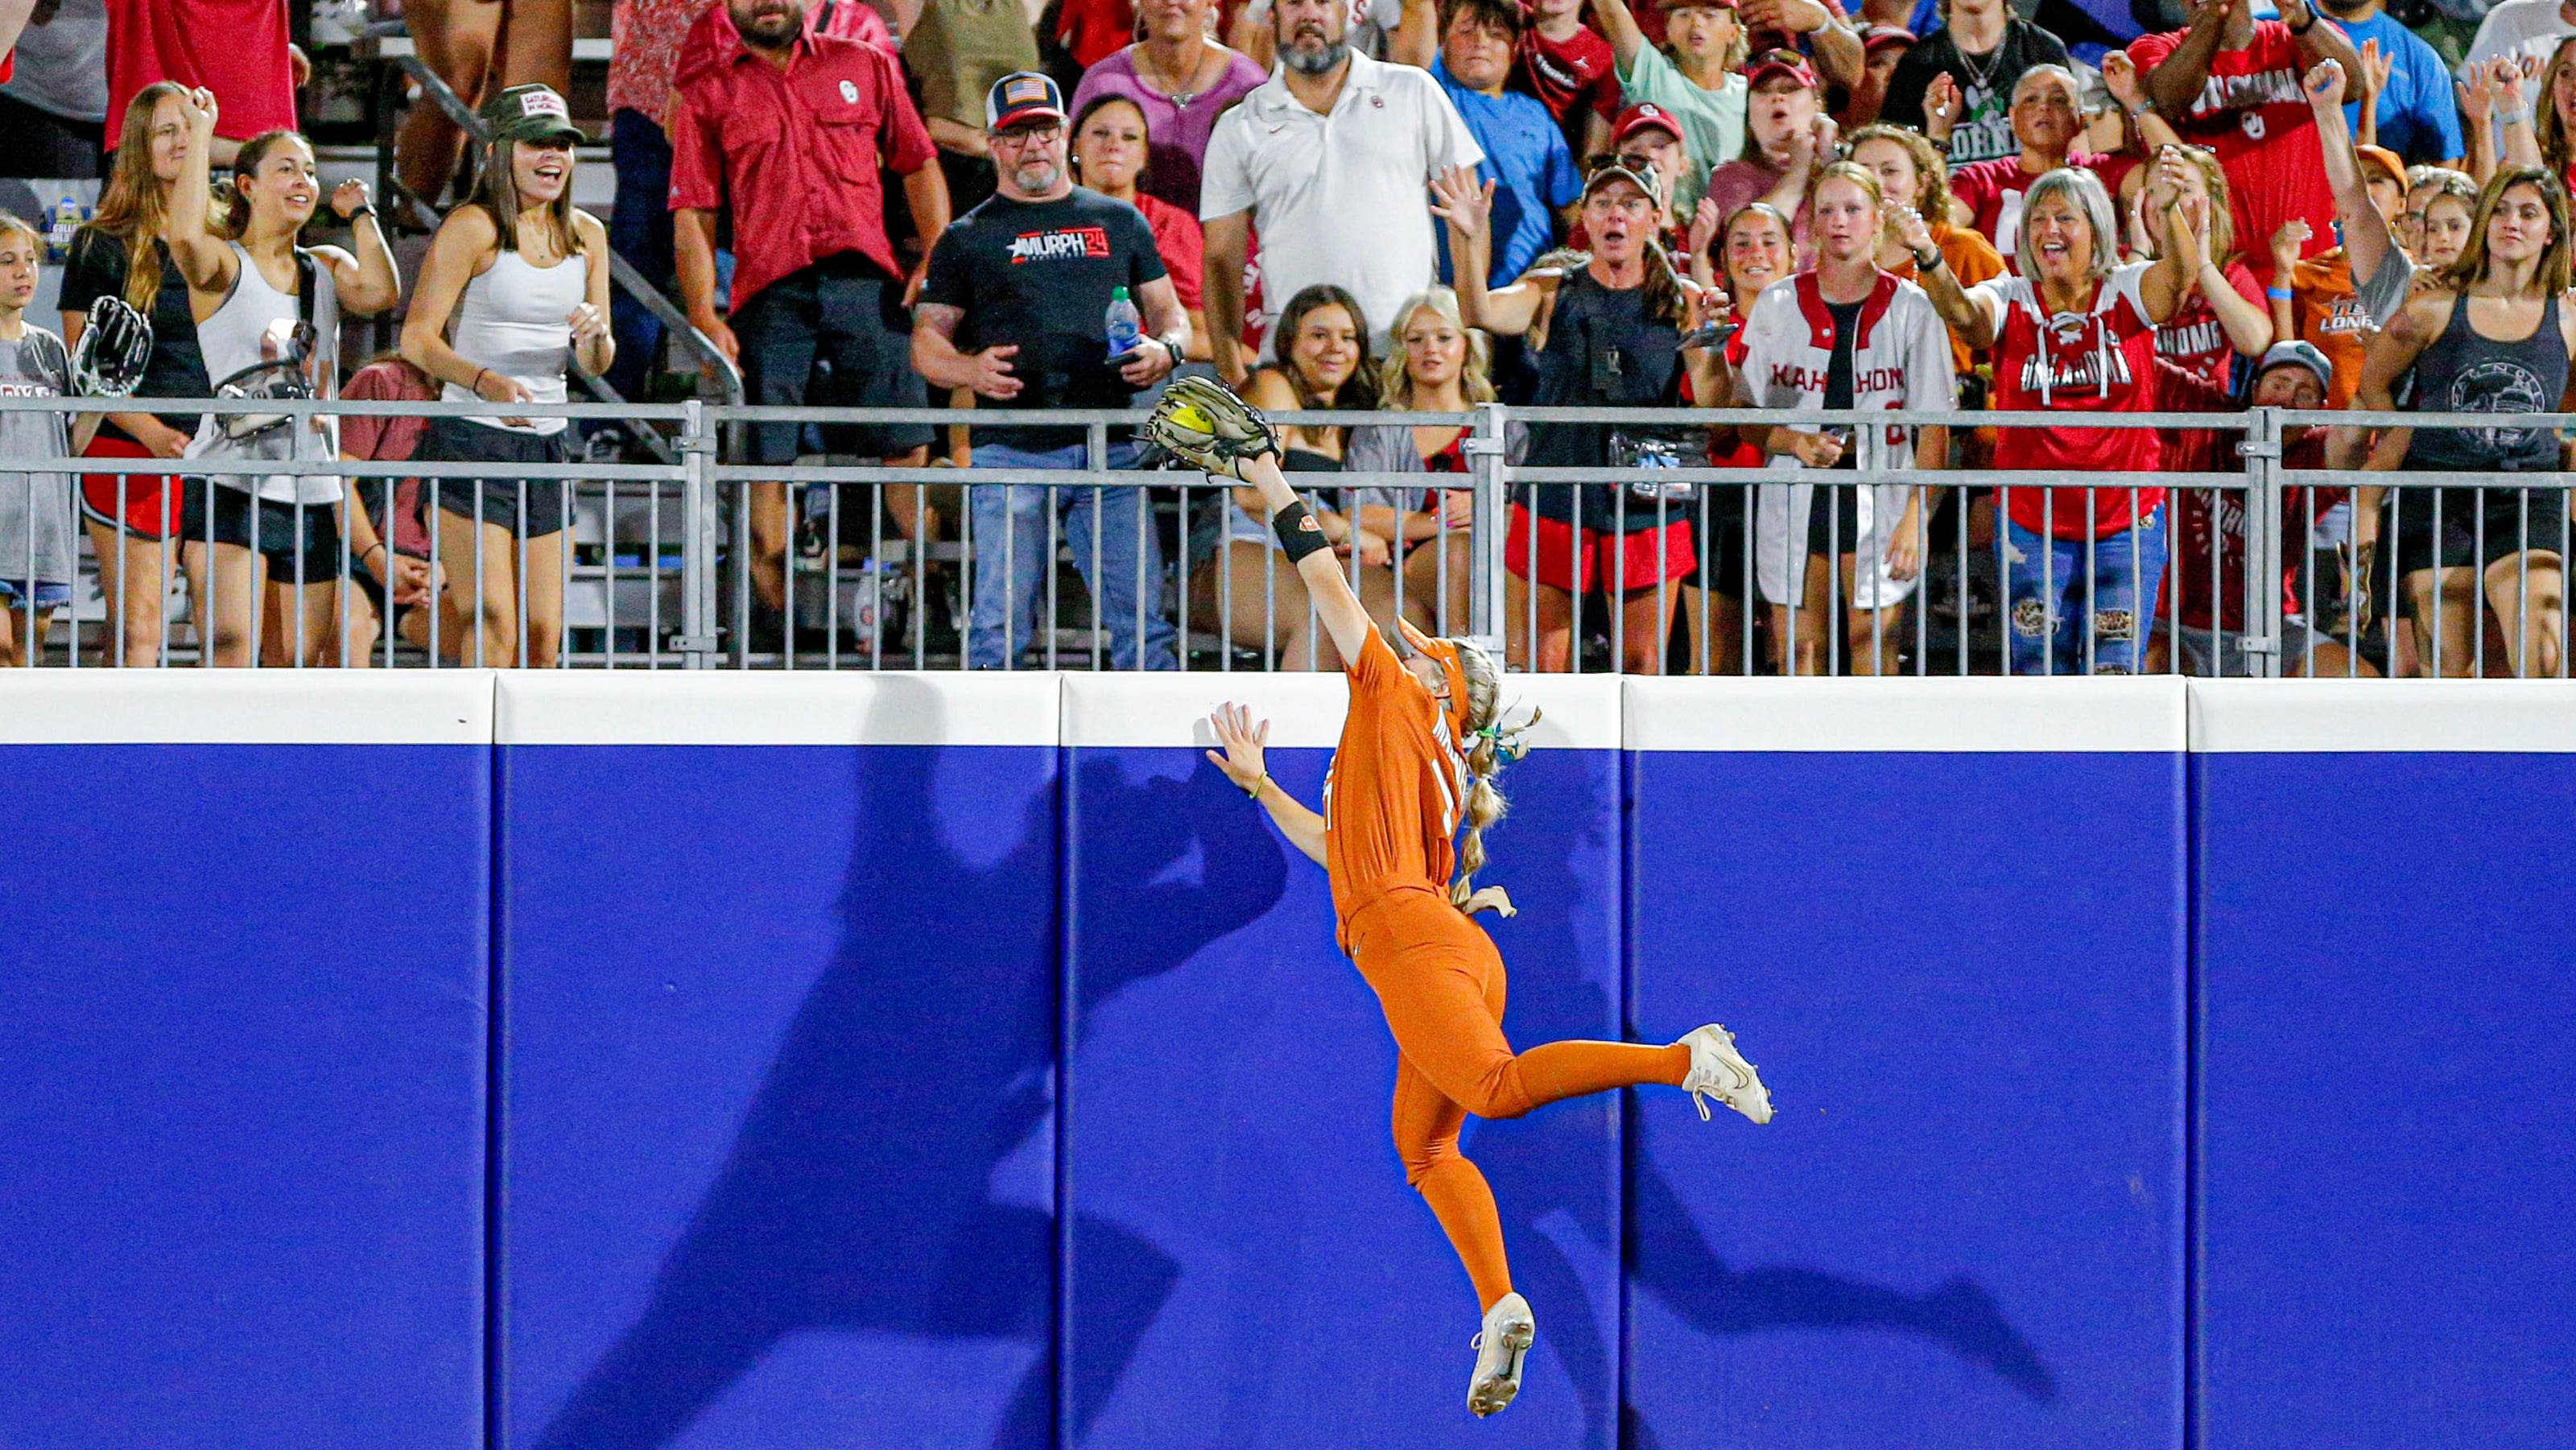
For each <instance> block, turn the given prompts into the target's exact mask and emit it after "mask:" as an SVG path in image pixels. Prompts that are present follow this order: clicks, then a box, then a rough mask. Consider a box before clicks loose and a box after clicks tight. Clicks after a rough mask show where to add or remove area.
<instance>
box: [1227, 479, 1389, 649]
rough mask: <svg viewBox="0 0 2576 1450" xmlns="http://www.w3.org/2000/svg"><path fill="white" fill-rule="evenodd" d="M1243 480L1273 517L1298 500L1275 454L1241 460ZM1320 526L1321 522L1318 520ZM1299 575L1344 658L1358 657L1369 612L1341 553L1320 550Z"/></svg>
mask: <svg viewBox="0 0 2576 1450" xmlns="http://www.w3.org/2000/svg"><path fill="white" fill-rule="evenodd" d="M1241 466H1242V469H1243V481H1244V482H1246V483H1248V484H1251V485H1252V486H1253V487H1254V488H1257V489H1259V490H1261V501H1262V502H1263V503H1265V504H1267V505H1269V506H1270V516H1271V517H1272V518H1274V519H1275V518H1277V517H1278V516H1279V511H1280V510H1281V509H1284V508H1286V507H1288V505H1290V504H1292V503H1296V502H1297V501H1298V500H1297V492H1296V490H1294V489H1292V488H1290V487H1289V486H1288V475H1287V474H1285V473H1282V472H1280V470H1279V460H1278V458H1277V457H1276V456H1274V455H1272V454H1267V453H1265V454H1263V455H1261V456H1260V457H1258V458H1247V459H1245V460H1244V461H1243V463H1242V465H1241ZM1309 517H1310V518H1311V517H1312V516H1311V515H1309ZM1316 527H1318V528H1321V527H1322V524H1321V523H1320V522H1318V523H1317V525H1316ZM1297 577H1298V578H1300V579H1303V580H1305V581H1306V597H1307V599H1308V600H1309V601H1311V602H1312V603H1313V604H1314V606H1315V617H1316V618H1318V619H1320V620H1322V621H1323V624H1324V631H1325V633H1327V634H1330V635H1331V636H1332V637H1333V648H1335V649H1337V650H1340V651H1341V652H1342V658H1343V659H1344V660H1357V659H1358V658H1359V657H1360V647H1361V646H1363V645H1365V644H1367V643H1368V637H1369V631H1371V630H1373V629H1375V628H1377V626H1376V625H1375V624H1372V623H1370V621H1369V617H1368V611H1367V610H1366V609H1363V608H1361V607H1360V597H1359V595H1358V594H1357V593H1355V592H1353V590H1352V589H1351V581H1350V579H1349V577H1348V576H1346V575H1344V574H1343V573H1342V563H1341V556H1340V555H1338V554H1336V553H1334V552H1333V551H1332V550H1330V549H1317V550H1316V551H1315V552H1313V553H1311V554H1308V555H1307V556H1306V557H1304V558H1302V559H1299V560H1298V561H1297Z"/></svg>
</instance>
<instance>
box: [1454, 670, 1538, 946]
mask: <svg viewBox="0 0 2576 1450" xmlns="http://www.w3.org/2000/svg"><path fill="white" fill-rule="evenodd" d="M1447 643H1448V644H1450V645H1452V646H1454V647H1455V648H1456V649H1457V651H1458V670H1459V673H1460V674H1462V675H1464V676H1465V677H1466V680H1467V739H1466V740H1465V741H1464V742H1462V743H1463V744H1464V746H1465V749H1466V756H1467V800H1466V805H1465V809H1464V810H1463V812H1462V814H1463V815H1464V816H1465V818H1466V827H1467V836H1466V839H1464V840H1462V841H1460V842H1459V843H1458V874H1457V876H1456V877H1455V878H1454V879H1453V880H1451V881H1450V883H1449V904H1450V905H1452V906H1454V907H1456V908H1458V909H1459V910H1460V911H1462V912H1465V913H1466V914H1467V915H1469V916H1473V915H1475V914H1476V913H1477V912H1480V911H1494V912H1497V913H1500V914H1501V915H1504V916H1510V915H1511V914H1512V913H1513V910H1514V908H1513V906H1512V897H1511V893H1510V892H1508V891H1505V890H1504V889H1503V888H1501V887H1499V886H1487V887H1483V888H1481V889H1480V888H1478V887H1477V885H1476V873H1477V872H1478V871H1481V870H1483V869H1484V866H1485V828H1486V827H1487V826H1490V825H1492V824H1494V823H1495V822H1497V821H1499V820H1501V819H1502V818H1503V813H1504V812H1505V811H1507V810H1509V809H1510V805H1511V803H1510V802H1508V801H1506V800H1504V799H1503V793H1502V790H1501V789H1500V788H1499V787H1497V786H1496V785H1495V784H1494V777H1495V776H1497V775H1499V774H1500V773H1501V772H1502V768H1503V762H1504V761H1505V760H1518V759H1520V758H1521V757H1522V756H1524V755H1526V754H1528V753H1529V741H1528V736H1529V731H1530V727H1532V726H1534V725H1536V724H1538V721H1539V712H1538V711H1537V710H1532V711H1530V713H1529V718H1528V719H1526V720H1523V721H1521V722H1520V723H1519V724H1517V725H1512V726H1508V727H1507V726H1505V725H1504V724H1503V719H1502V717H1503V672H1502V668H1501V667H1500V666H1498V665H1496V664H1495V663H1494V657H1493V656H1492V655H1490V654H1487V653H1486V652H1485V651H1484V650H1483V648H1481V647H1479V646H1477V645H1474V644H1470V643H1468V642H1467V641H1466V640H1463V639H1451V640H1449V641H1447Z"/></svg>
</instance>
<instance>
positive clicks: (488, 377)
mask: <svg viewBox="0 0 2576 1450" xmlns="http://www.w3.org/2000/svg"><path fill="white" fill-rule="evenodd" d="M483 119H484V120H486V121H488V122H490V123H491V124H492V128H493V137H494V139H493V141H492V144H491V146H490V148H489V151H488V153H487V155H486V156H485V159H484V164H483V167H482V170H481V172H480V173H479V175H478V177H477V180H476V182H475V188H474V195H473V197H472V199H470V200H468V201H467V202H466V203H465V204H464V205H463V206H460V207H458V208H457V209H456V210H455V211H454V212H452V213H450V214H449V215H448V218H447V221H446V223H445V224H444V225H442V226H440V227H439V229H438V235H437V237H436V238H434V239H433V240H432V241H431V242H430V244H429V256H428V258H427V259H426V260H425V261H423V262H422V263H421V271H420V288H419V290H418V291H417V292H416V293H415V294H414V295H413V297H412V303H411V314H410V316H409V317H408V318H407V319H406V320H405V321H404V323H403V336H402V351H403V357H404V358H405V359H407V360H408V361H409V362H410V363H411V364H412V365H413V366H414V367H417V368H419V369H420V370H421V371H422V372H425V373H427V374H429V376H430V377H431V378H432V379H433V380H435V381H437V382H439V383H441V384H443V385H444V389H445V390H444V393H443V394H442V397H443V400H444V401H447V402H458V403H473V402H478V401H479V402H484V403H502V404H506V403H560V402H563V401H564V400H565V397H566V395H567V389H566V387H565V381H564V378H565V369H566V367H567V365H568V364H569V363H571V362H573V361H576V360H577V361H578V362H579V363H580V365H581V366H582V368H583V369H584V370H585V371H588V372H591V373H593V374H597V373H604V372H606V371H608V366H609V364H610V362H612V361H613V360H614V358H615V355H616V344H615V343H613V342H612V341H611V340H610V338H609V334H608V230H607V228H605V227H603V226H601V225H600V223H599V221H598V219H597V218H595V217H593V216H591V215H590V214H589V213H587V212H583V211H578V210H576V209H574V207H573V204H572V169H573V156H572V148H573V145H574V143H575V142H578V141H579V140H581V139H582V137H581V132H580V131H578V130H576V129H574V127H573V126H572V124H571V122H570V121H569V120H568V119H567V118H566V111H565V107H564V102H563V98H562V97H561V96H559V95H556V94H555V93H554V92H553V91H552V90H549V89H547V88H546V87H544V86H535V85H530V86H512V87H510V88H509V89H507V90H504V91H502V92H501V93H500V94H499V95H497V96H494V97H493V98H492V99H491V100H490V101H489V102H487V103H485V105H484V107H483ZM567 426H568V425H567V422H566V420H565V419H562V418H531V417H523V416H519V415H516V414H500V415H488V416H478V417H471V418H436V419H432V420H431V422H430V425H429V428H428V430H427V431H426V432H425V433H424V434H423V435H422V438H421V443H420V449H419V451H418V452H417V453H415V454H414V455H413V457H415V458H418V459H422V460H444V461H454V462H489V463H493V464H496V465H502V466H501V467H497V468H496V469H495V470H494V476H492V477H489V478H461V479H460V478H450V479H423V480H422V497H423V500H424V502H423V505H422V506H423V509H424V510H425V511H426V512H427V513H428V514H429V520H428V522H429V524H430V527H431V530H432V532H433V533H434V534H435V536H436V538H437V541H438V558H439V563H440V566H441V567H442V568H443V569H444V571H445V573H446V576H447V579H448V582H449V587H450V588H452V589H455V590H457V591H460V592H461V593H463V594H464V596H465V597H466V598H468V599H472V600H475V601H477V603H476V607H475V614H476V619H477V621H478V623H477V625H476V627H475V628H474V629H473V630H472V631H471V638H470V639H469V640H460V641H458V642H457V651H458V657H459V658H460V659H461V661H462V662H463V663H465V664H469V665H491V666H496V667H508V666H512V665H519V664H527V665H534V666H539V667H545V666H550V665H552V664H553V663H554V662H555V656H556V651H557V649H558V647H559V645H560V644H561V641H562V637H563V600H564V553H565V537H564V535H563V530H564V529H565V528H566V527H567V526H568V525H569V524H570V523H571V514H570V510H569V508H568V507H567V502H568V495H567V491H566V489H565V487H564V485H563V483H562V481H561V480H558V479H530V478H527V477H525V476H523V475H521V474H519V473H518V472H516V471H515V470H514V469H513V468H512V467H510V465H525V464H548V463H561V462H563V461H564V459H565V458H566V457H567V456H568V452H567V450H566V448H565V446H564V444H565V440H566V438H567V437H568V436H569V435H568V434H567V432H566V428H567Z"/></svg>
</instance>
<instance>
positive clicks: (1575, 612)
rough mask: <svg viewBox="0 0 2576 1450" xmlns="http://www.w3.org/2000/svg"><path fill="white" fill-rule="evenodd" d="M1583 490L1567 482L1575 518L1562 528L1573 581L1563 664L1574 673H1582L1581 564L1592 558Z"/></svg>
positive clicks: (1582, 590) (1568, 569)
mask: <svg viewBox="0 0 2576 1450" xmlns="http://www.w3.org/2000/svg"><path fill="white" fill-rule="evenodd" d="M1583 490H1584V485H1583V484H1579V483H1577V484H1570V485H1568V486H1567V492H1568V493H1569V494H1571V495H1572V496H1573V499H1574V506H1573V508H1572V509H1571V510H1570V512H1571V513H1572V514H1573V516H1574V522H1573V524H1572V526H1571V527H1569V528H1567V529H1566V531H1565V553H1566V560H1565V564H1566V577H1567V578H1568V579H1570V580H1572V581H1573V585H1574V587H1573V589H1572V591H1571V592H1572V594H1573V599H1572V600H1571V601H1570V602H1569V607H1568V609H1567V611H1566V617H1567V622H1566V632H1565V656H1566V660H1565V668H1566V670H1567V672H1568V673H1570V674H1577V675H1579V674H1582V673H1583V595H1584V593H1585V583H1586V581H1585V578H1584V573H1583V566H1584V565H1585V564H1587V563H1589V562H1591V561H1590V560H1588V559H1586V558H1585V557H1584V548H1583Z"/></svg>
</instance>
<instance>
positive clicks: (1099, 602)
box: [1048, 423, 1145, 673]
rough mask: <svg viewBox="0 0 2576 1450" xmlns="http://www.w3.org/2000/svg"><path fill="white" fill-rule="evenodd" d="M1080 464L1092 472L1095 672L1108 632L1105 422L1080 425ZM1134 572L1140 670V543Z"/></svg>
mask: <svg viewBox="0 0 2576 1450" xmlns="http://www.w3.org/2000/svg"><path fill="white" fill-rule="evenodd" d="M1082 466H1083V469H1084V470H1085V471H1086V472H1088V473H1090V474H1091V475H1092V484H1091V574H1090V579H1089V587H1088V589H1087V590H1086V591H1085V592H1087V593H1088V594H1090V595H1091V668H1092V671H1093V672H1094V673H1098V672H1099V670H1100V668H1101V663H1102V653H1103V651H1102V648H1101V643H1100V637H1101V636H1102V635H1103V634H1106V633H1107V632H1108V622H1109V609H1108V602H1107V601H1108V597H1109V580H1108V578H1107V577H1106V575H1104V574H1103V573H1102V568H1101V559H1102V552H1103V551H1102V549H1101V535H1102V533H1103V532H1104V530H1105V529H1106V526H1107V519H1108V516H1107V515H1106V514H1105V513H1103V512H1102V510H1103V508H1104V507H1105V506H1106V505H1107V504H1108V502H1109V500H1108V496H1107V495H1106V494H1104V493H1103V492H1102V491H1101V483H1100V475H1102V474H1104V473H1107V472H1108V471H1109V425H1108V424H1106V423H1089V424H1085V425H1084V426H1083V430H1082ZM1140 512H1141V511H1140ZM1139 543H1140V544H1141V541H1139ZM1135 574H1136V604H1137V610H1136V635H1135V640H1136V668H1138V669H1140V670H1141V669H1143V668H1144V667H1145V614H1144V603H1145V551H1144V549H1143V548H1142V547H1139V548H1138V549H1137V550H1136V569H1135ZM1048 638H1049V640H1050V641H1052V640H1053V638H1054V635H1053V632H1052V631H1050V632H1049V634H1048ZM1048 649H1049V652H1050V654H1052V652H1053V649H1054V646H1053V644H1052V643H1050V644H1049V646H1048ZM1116 657H1117V656H1116V654H1115V653H1114V652H1111V653H1110V655H1109V658H1110V659H1112V660H1114V659H1115V658H1116Z"/></svg>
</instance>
